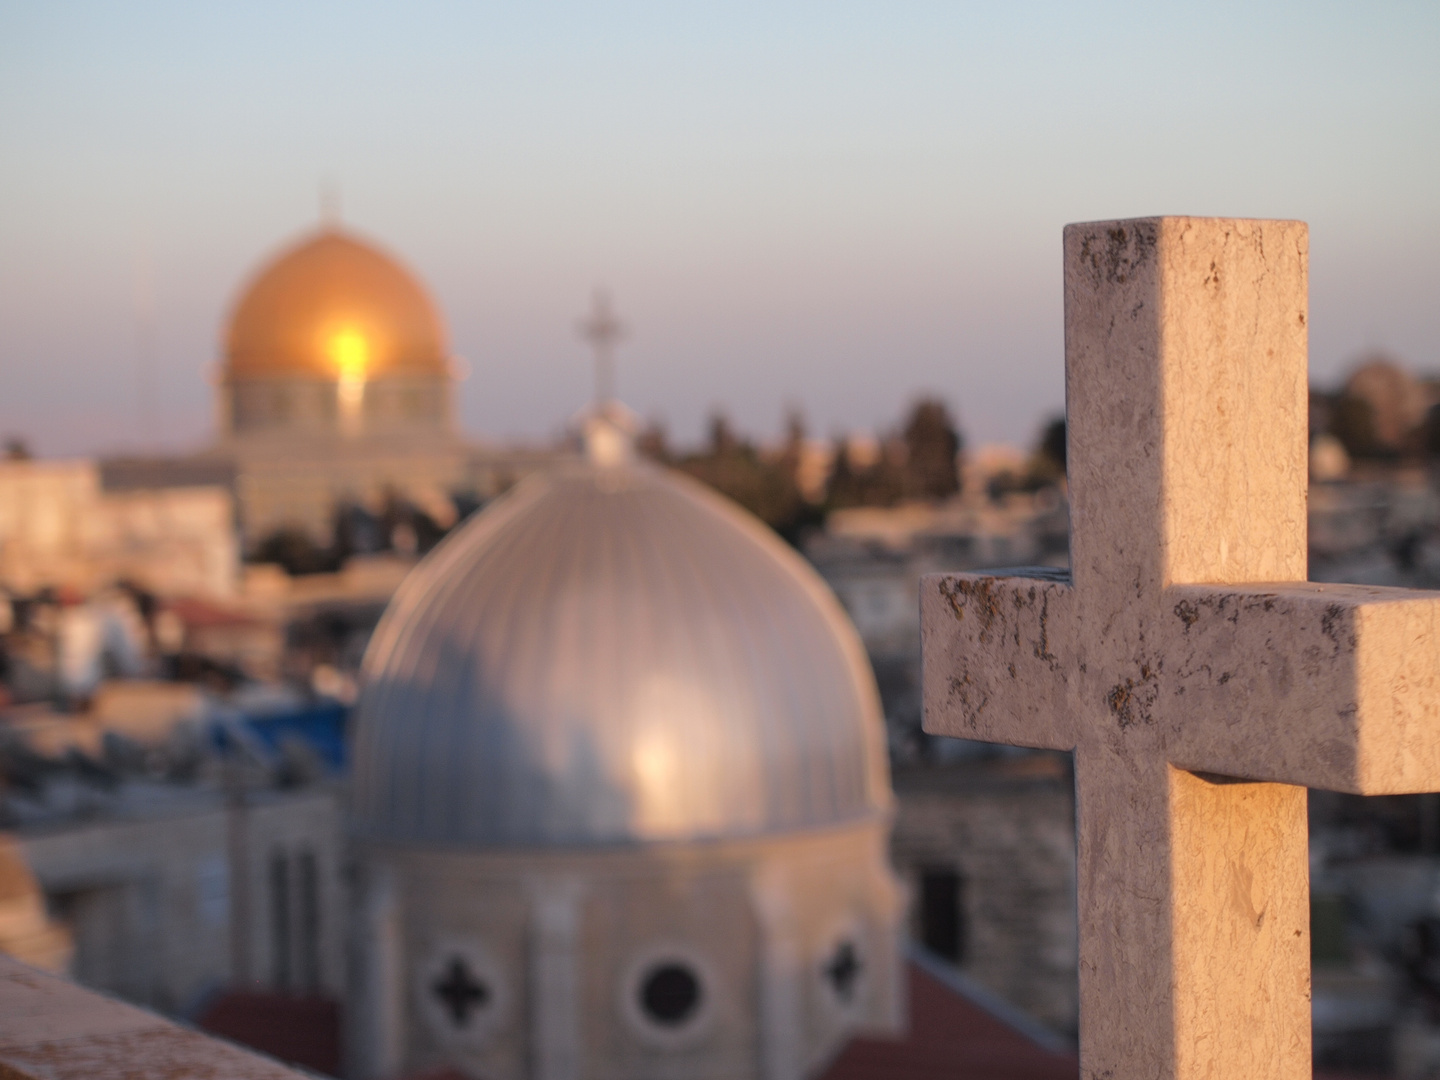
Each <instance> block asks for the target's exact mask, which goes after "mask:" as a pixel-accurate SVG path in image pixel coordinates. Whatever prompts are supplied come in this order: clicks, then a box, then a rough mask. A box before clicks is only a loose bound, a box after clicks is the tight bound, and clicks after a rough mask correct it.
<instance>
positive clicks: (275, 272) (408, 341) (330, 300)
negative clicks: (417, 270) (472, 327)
mask: <svg viewBox="0 0 1440 1080" xmlns="http://www.w3.org/2000/svg"><path fill="white" fill-rule="evenodd" d="M448 357H449V352H448V350H447V348H446V343H445V328H444V326H443V325H442V324H441V321H440V315H439V313H438V312H437V311H436V309H435V305H434V304H432V303H431V302H430V297H429V296H428V295H427V294H426V292H425V289H424V287H423V286H422V285H421V284H420V282H419V281H418V280H416V278H415V277H414V275H412V274H411V273H410V272H409V271H408V270H406V269H405V268H404V267H403V266H401V265H400V263H399V262H398V261H396V260H395V259H394V258H393V257H392V256H390V255H387V254H385V253H384V252H381V251H380V250H378V249H377V248H375V247H372V246H371V245H369V244H367V243H364V242H362V241H360V240H357V239H355V238H354V237H352V236H349V235H347V234H346V233H343V232H340V231H338V230H335V229H326V230H324V231H323V232H321V233H319V234H318V235H316V236H313V237H311V238H309V239H307V240H305V241H303V242H301V243H300V244H297V245H296V246H295V247H292V248H290V249H289V250H288V251H285V252H283V253H282V254H281V255H280V256H278V257H277V258H276V259H274V260H273V261H272V262H270V263H269V264H268V265H266V266H265V267H264V269H262V270H261V271H260V273H259V274H257V275H256V277H255V278H254V280H252V281H251V282H250V284H249V285H248V286H247V287H246V288H245V290H244V292H243V293H241V296H240V301H239V303H237V304H236V305H235V312H234V315H233V316H232V317H231V319H230V326H229V329H228V331H227V333H226V335H225V378H226V380H227V381H230V380H237V379H240V380H243V379H257V378H258V379H267V378H277V377H278V378H285V377H291V378H297V377H298V378H310V379H316V378H318V379H335V380H340V381H353V380H360V381H369V380H371V379H375V378H384V377H385V376H387V375H398V376H421V377H426V376H429V377H448V376H449V373H450V372H449V364H448Z"/></svg>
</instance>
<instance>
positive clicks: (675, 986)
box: [640, 960, 700, 1027]
mask: <svg viewBox="0 0 1440 1080" xmlns="http://www.w3.org/2000/svg"><path fill="white" fill-rule="evenodd" d="M640 1007H641V1008H642V1009H644V1010H645V1015H646V1016H647V1017H648V1018H649V1019H651V1020H653V1021H654V1022H655V1023H657V1024H660V1025H661V1026H663V1027H678V1026H680V1025H681V1024H683V1023H685V1021H686V1020H689V1019H690V1018H691V1017H692V1016H694V1015H695V1010H696V1009H698V1008H699V1007H700V979H699V978H698V977H697V976H696V974H695V972H694V971H692V970H691V969H690V967H689V965H687V964H681V963H677V962H675V961H673V960H671V961H665V962H664V963H661V964H656V965H655V966H654V967H652V968H651V969H650V970H649V971H647V972H646V973H645V978H644V980H643V981H642V982H641V983H640Z"/></svg>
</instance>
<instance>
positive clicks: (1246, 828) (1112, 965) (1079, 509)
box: [921, 218, 1440, 1080]
mask: <svg viewBox="0 0 1440 1080" xmlns="http://www.w3.org/2000/svg"><path fill="white" fill-rule="evenodd" d="M1307 252H1308V233H1307V230H1306V227H1305V225H1304V224H1302V223H1299V222H1289V221H1241V220H1216V219H1202V218H1149V219H1141V220H1135V221H1115V222H1102V223H1096V224H1087V225H1071V226H1069V227H1068V228H1067V229H1066V230H1065V384H1066V416H1067V422H1068V429H1067V430H1068V441H1069V450H1068V455H1067V457H1068V464H1069V483H1070V514H1071V530H1070V531H1071V536H1070V561H1071V571H1070V572H1069V573H1068V574H1065V573H1057V572H1054V571H1024V570H1021V571H1015V572H1001V573H1000V574H998V575H995V576H989V575H982V574H955V575H940V576H932V577H929V578H927V579H926V580H925V582H924V584H923V587H922V600H921V621H922V626H923V636H924V664H925V677H924V691H925V728H926V730H927V731H930V732H932V733H934V734H939V735H955V736H961V737H964V738H967V739H982V740H986V741H990V742H1003V743H1012V744H1018V745H1022V746H1031V747H1041V748H1047V749H1053V750H1071V751H1074V761H1075V784H1076V798H1077V810H1076V822H1077V826H1076V827H1077V831H1078V838H1077V842H1078V856H1077V859H1078V861H1077V871H1078V890H1079V920H1080V925H1079V931H1080V1066H1081V1075H1082V1077H1083V1078H1084V1080H1130V1078H1132V1077H1133V1078H1136V1080H1139V1078H1142V1077H1143V1078H1144V1080H1156V1078H1160V1080H1170V1078H1180V1080H1192V1078H1199V1077H1206V1078H1222V1077H1224V1078H1230V1077H1234V1078H1240V1077H1245V1078H1249V1077H1256V1076H1263V1077H1267V1078H1279V1080H1309V1077H1310V1070H1311V1064H1310V929H1309V919H1310V912H1309V881H1308V870H1309V865H1308V859H1307V828H1306V814H1305V788H1306V787H1307V786H1309V787H1316V788H1323V789H1327V790H1335V791H1348V792H1356V793H1361V794H1380V793H1397V792H1417V791H1435V790H1440V595H1437V594H1432V593H1421V592H1412V591H1407V590H1400V589H1381V588H1368V587H1361V586H1349V585H1315V584H1309V583H1307V582H1306V580H1305V579H1306V496H1307V474H1306V465H1307V459H1306V444H1307V424H1308V417H1307V382H1306V374H1307V373H1306V275H1307V266H1306V262H1307Z"/></svg>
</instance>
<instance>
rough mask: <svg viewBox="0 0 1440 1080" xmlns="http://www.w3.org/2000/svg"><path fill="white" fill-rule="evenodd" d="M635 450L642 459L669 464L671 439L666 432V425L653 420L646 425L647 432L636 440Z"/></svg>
mask: <svg viewBox="0 0 1440 1080" xmlns="http://www.w3.org/2000/svg"><path fill="white" fill-rule="evenodd" d="M635 449H636V450H638V451H639V452H640V455H641V456H642V457H647V458H649V459H650V460H651V461H659V462H662V463H664V462H668V461H669V460H670V437H669V434H668V433H667V432H666V430H665V425H664V424H662V423H661V422H660V421H659V420H652V421H650V423H648V424H646V425H645V430H643V431H642V432H640V435H639V437H638V438H636V440H635Z"/></svg>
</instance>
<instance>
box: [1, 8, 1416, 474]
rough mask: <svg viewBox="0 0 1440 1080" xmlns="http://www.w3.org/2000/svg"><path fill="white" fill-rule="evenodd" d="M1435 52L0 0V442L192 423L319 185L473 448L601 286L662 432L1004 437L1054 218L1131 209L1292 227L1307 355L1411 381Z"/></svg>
mask: <svg viewBox="0 0 1440 1080" xmlns="http://www.w3.org/2000/svg"><path fill="white" fill-rule="evenodd" d="M1436 56H1440V8H1437V7H1436V6H1435V5H1433V4H1422V3H1408V4H1407V3H1399V4H1392V5H1388V6H1386V7H1384V8H1383V9H1382V8H1375V9H1366V10H1364V11H1353V10H1349V9H1346V8H1343V7H1341V6H1339V5H1314V4H1307V5H1304V6H1301V5H1299V4H1288V3H1287V4H1278V5H1273V6H1271V7H1270V8H1269V9H1267V10H1265V11H1262V12H1258V13H1257V12H1255V11H1252V10H1251V9H1250V7H1249V6H1246V5H1240V4H1208V5H1204V6H1198V5H1196V6H1188V7H1170V8H1166V9H1165V10H1163V11H1162V10H1158V9H1157V8H1156V7H1155V6H1153V5H1139V4H1108V5H1090V6H1089V8H1088V9H1087V10H1086V11H1083V12H1082V11H1078V10H1076V9H1074V8H1073V7H1071V6H1069V5H1060V4H1030V5H1023V6H1015V5H1011V6H1007V7H1005V8H1004V9H1003V10H1000V9H998V8H995V9H992V7H990V6H962V5H941V4H912V5H904V6H887V7H886V8H884V9H881V8H879V7H869V8H867V7H863V6H861V5H856V4H830V5H825V6H823V7H822V6H819V5H806V6H797V7H790V8H786V9H784V10H777V9H775V8H774V7H773V6H770V5H758V4H750V5H733V4H732V5H726V6H724V7H723V8H722V7H719V6H714V7H705V8H698V9H697V8H691V7H686V8H683V9H682V8H679V7H673V6H667V5H659V4H627V5H620V6H615V7H609V8H607V9H605V10H603V11H602V10H597V9H596V8H593V7H589V6H582V5H577V4H559V5H555V6H552V7H549V8H546V9H544V10H538V9H526V10H509V9H506V10H501V9H498V8H496V9H490V8H479V9H477V8H472V7H460V6H450V5H444V4H430V5H410V6H407V7H406V8H404V9H403V10H401V9H391V8H386V7H382V6H379V5H359V6H346V5H339V4H333V5H306V6H304V7H301V8H291V7H288V6H284V5H280V4H275V3H261V4H256V5H250V6H247V7H245V8H243V9H242V8H214V9H209V8H203V9H202V8H196V7H193V6H187V5H180V4H172V5H166V4H137V5H129V6H125V7H121V6H118V5H108V6H107V5H98V4H96V5H85V4H81V5H69V6H65V7H63V8H61V7H58V6H27V7H22V6H20V5H17V4H11V3H0V161H3V167H0V436H6V435H18V436H23V437H25V438H27V439H28V440H29V442H30V443H31V445H32V446H33V447H34V448H35V449H36V450H37V451H39V452H41V453H43V454H47V455H50V454H62V453H81V452H93V451H114V450H144V449H159V448H179V447H187V446H197V445H200V444H202V443H203V442H204V441H205V439H206V438H207V436H208V432H209V431H210V428H211V420H212V414H211V410H212V402H211V396H212V388H211V385H210V381H209V380H210V378H211V372H212V371H213V367H214V364H215V362H216V361H217V359H218V353H219V338H220V334H221V331H222V326H223V320H224V318H225V316H226V314H227V312H228V309H229V307H230V305H231V304H232V303H233V302H234V300H235V298H236V294H237V291H238V290H239V289H240V288H241V287H242V285H243V283H244V281H245V280H246V279H247V278H248V277H249V276H250V275H251V274H252V273H253V272H254V271H255V270H256V269H258V267H259V266H260V264H261V263H262V261H263V260H265V259H266V258H268V257H269V256H270V255H271V254H273V253H274V252H275V251H276V250H277V249H279V248H280V247H282V246H284V245H286V244H287V243H289V242H291V241H292V240H293V239H294V238H295V237H296V236H298V235H300V234H302V233H304V232H305V231H307V230H309V229H312V228H314V227H315V225H316V224H317V222H318V217H319V212H318V199H319V196H318V193H319V190H320V188H321V186H322V185H323V184H326V183H330V184H335V185H338V187H339V189H340V191H341V194H342V206H343V210H342V217H343V220H344V221H345V222H346V224H347V225H348V226H350V227H351V228H353V229H355V230H356V231H357V232H359V233H361V234H362V235H365V236H368V237H371V238H373V239H375V240H377V241H378V242H379V243H380V244H382V245H383V246H384V247H385V248H387V249H388V250H390V251H392V252H394V253H395V254H397V255H398V256H399V257H400V258H401V259H402V260H403V261H404V262H405V263H406V264H407V265H409V266H410V267H411V268H412V269H413V270H415V272H416V273H417V274H418V275H419V277H420V278H421V279H422V280H423V281H424V282H425V284H426V285H427V286H428V287H429V288H430V289H431V291H432V293H433V295H434V296H435V298H436V300H437V302H438V304H439V305H440V307H441V310H442V311H443V313H444V315H445V318H446V321H447V324H448V326H449V328H450V332H451V344H452V348H453V350H454V352H455V353H456V354H457V355H458V356H460V357H462V358H464V359H465V361H466V362H467V363H468V365H469V367H470V368H471V371H472V374H471V376H470V378H469V379H468V380H466V382H464V383H463V384H462V386H461V388H460V392H459V413H460V418H461V423H462V426H463V427H464V429H465V430H466V431H468V432H469V433H471V434H472V435H475V436H477V437H484V438H492V439H505V438H513V437H521V438H532V439H533V438H544V437H548V436H550V435H553V434H554V433H555V432H557V431H558V430H559V429H560V428H561V427H562V426H563V425H564V423H565V422H566V421H567V420H568V418H569V417H570V416H571V415H572V414H573V413H574V411H575V410H576V409H578V408H579V407H581V406H582V405H583V404H584V402H585V401H586V399H587V397H588V395H589V392H590V388H591V385H592V381H591V373H590V360H589V356H588V353H587V351H586V348H585V346H584V343H583V342H581V341H580V340H579V338H578V336H577V335H576V334H575V330H574V326H575V321H576V319H577V318H578V317H579V316H580V315H581V314H582V313H583V312H584V310H585V308H586V306H587V304H588V302H589V297H590V293H591V291H592V289H593V288H595V287H596V286H605V287H607V288H608V289H609V290H610V291H611V293H612V294H613V296H614V299H615V303H616V307H617V310H618V312H619V314H620V315H621V317H622V318H623V319H624V320H625V321H626V323H628V324H629V326H630V327H631V328H632V330H633V333H632V336H631V339H630V340H629V342H627V343H626V345H625V346H623V347H622V349H621V350H620V353H619V389H620V396H621V397H622V398H623V399H624V400H625V401H626V402H627V403H628V404H630V405H631V406H632V407H633V408H634V409H636V410H637V411H638V412H639V413H641V414H642V415H644V416H647V417H658V418H661V419H664V420H665V421H666V422H667V424H668V427H669V429H670V431H671V433H672V436H673V437H674V438H675V439H676V440H677V441H679V442H682V443H685V442H695V441H697V440H698V439H699V438H700V437H701V434H702V431H703V426H704V423H705V419H706V417H707V415H708V414H709V413H710V412H711V411H712V410H713V409H717V408H719V409H722V410H724V411H725V412H726V413H727V414H728V415H729V416H730V417H731V418H732V419H733V420H734V422H735V424H736V426H737V427H739V428H740V429H741V430H743V431H746V432H749V433H752V434H755V435H757V436H760V437H767V438H768V437H773V436H775V435H776V434H777V433H778V432H779V430H780V427H781V424H782V420H783V416H784V414H785V411H786V410H787V409H788V408H789V407H791V406H795V407H799V408H800V409H802V410H803V412H804V413H805V415H806V417H807V419H808V421H809V426H810V428H811V430H812V432H813V433H815V434H817V435H831V434H836V433H839V432H842V431H848V430H882V429H884V428H886V427H888V426H890V425H893V424H894V423H895V422H896V421H897V420H898V419H899V418H900V416H901V414H902V413H903V411H904V409H905V408H906V406H907V404H908V403H909V401H911V400H912V399H913V398H914V397H915V396H916V395H917V394H920V393H934V394H938V395H939V396H941V397H942V398H944V399H945V400H946V401H947V402H948V403H949V404H950V405H951V407H952V408H953V410H954V411H955V412H956V414H957V416H958V418H959V420H960V423H961V426H962V428H963V429H964V431H965V433H966V435H967V438H968V439H969V441H970V442H971V444H972V445H974V444H979V443H983V442H989V441H996V440H1005V441H1011V442H1016V443H1028V442H1030V441H1031V440H1032V439H1033V437H1034V435H1035V432H1036V430H1037V429H1038V428H1039V426H1040V424H1041V423H1042V422H1043V421H1044V419H1045V418H1046V417H1048V416H1049V415H1052V414H1053V413H1054V412H1056V411H1057V410H1058V409H1059V408H1060V407H1061V404H1062V399H1063V386H1062V378H1061V376H1062V341H1061V324H1060V315H1061V311H1060V308H1061V296H1060V271H1061V266H1060V231H1061V228H1062V227H1063V226H1064V224H1066V223H1067V222H1070V221H1079V220H1094V219H1099V218H1109V217H1136V216H1142V215H1147V214H1154V213H1192V214H1218V215H1227V216H1245V217H1292V218H1300V219H1303V220H1306V221H1308V222H1309V223H1310V226H1311V285H1312V289H1311V370H1312V379H1313V381H1315V382H1316V383H1317V384H1321V385H1329V384H1333V383H1334V382H1335V381H1336V380H1337V379H1338V378H1339V377H1340V376H1341V375H1342V373H1343V372H1344V371H1345V370H1346V369H1347V368H1348V367H1349V365H1350V364H1352V363H1353V362H1354V361H1355V360H1356V359H1357V358H1358V357H1359V356H1361V355H1362V354H1364V353H1367V352H1370V351H1375V350H1382V351H1385V352H1388V353H1390V354H1391V355H1393V356H1395V357H1396V358H1397V359H1399V360H1401V361H1402V362H1403V363H1405V364H1406V365H1407V366H1408V367H1410V368H1411V369H1413V370H1416V371H1421V372H1429V371H1437V370H1440V348H1437V341H1440V305H1437V304H1436V303H1435V301H1434V300H1433V299H1432V298H1433V297H1434V296H1435V295H1436V294H1437V292H1440V268H1437V265H1436V260H1435V257H1434V255H1433V251H1434V250H1436V249H1437V247H1440V199H1437V196H1436V188H1435V178H1436V177H1437V175H1440V64H1437V63H1436V62H1435V57H1436ZM142 370H144V371H148V377H149V379H150V380H151V382H152V383H153V386H154V390H153V393H152V394H151V396H150V403H149V405H148V406H145V405H144V404H143V402H142V400H141V399H142V397H143V393H142V390H141V384H142V383H143V378H142V377H141V374H140V373H141V371H142ZM147 413H148V415H149V416H150V417H151V418H152V421H151V422H149V423H147V422H145V417H146V415H147Z"/></svg>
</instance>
